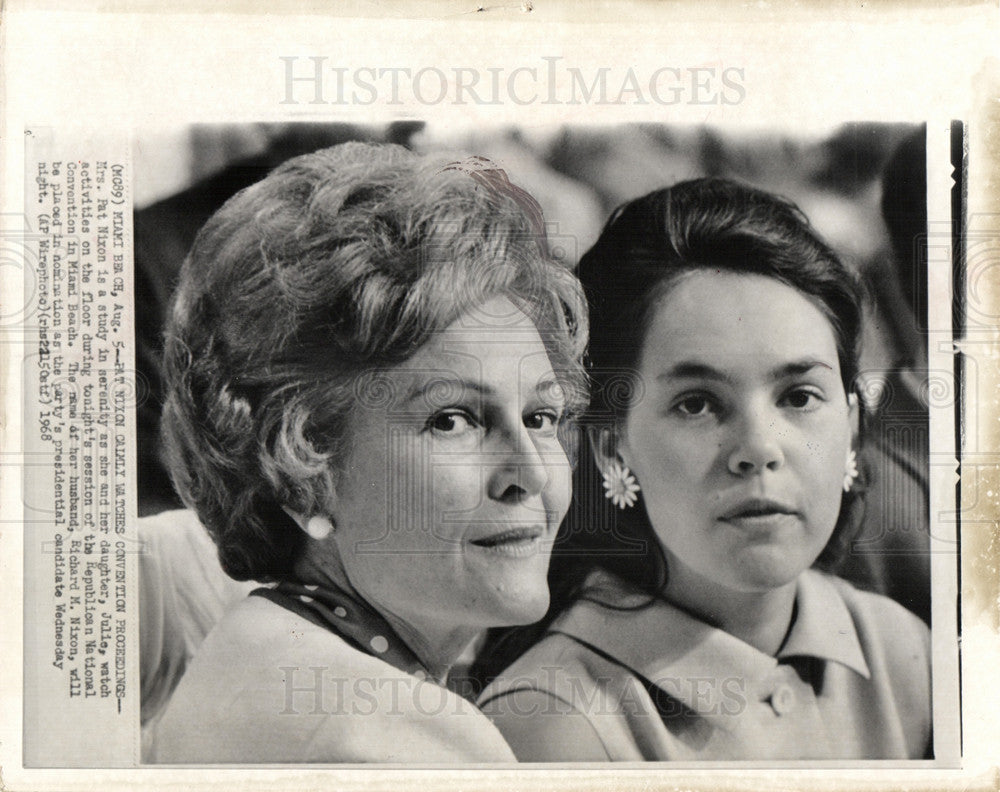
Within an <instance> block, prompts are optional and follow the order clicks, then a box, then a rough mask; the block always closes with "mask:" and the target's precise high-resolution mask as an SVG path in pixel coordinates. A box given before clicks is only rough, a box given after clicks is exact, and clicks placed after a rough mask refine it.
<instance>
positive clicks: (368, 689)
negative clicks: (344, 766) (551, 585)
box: [153, 144, 586, 763]
mask: <svg viewBox="0 0 1000 792" xmlns="http://www.w3.org/2000/svg"><path fill="white" fill-rule="evenodd" d="M578 288H579V287H578V285H577V283H576V281H575V279H574V277H573V275H572V274H571V273H570V272H569V271H568V270H567V269H565V268H564V267H563V266H561V265H559V264H557V263H555V262H554V261H552V260H551V259H550V258H549V257H548V255H547V252H546V246H545V240H544V231H543V226H542V224H541V215H540V212H539V211H538V207H537V205H536V204H535V203H534V201H533V200H532V199H531V198H530V197H529V196H527V195H526V194H525V193H523V192H522V191H520V190H519V189H517V188H516V187H514V186H513V185H511V184H510V183H509V182H508V181H507V180H506V177H505V176H504V174H503V173H502V171H498V170H496V169H495V168H491V167H490V166H489V165H488V164H484V163H483V162H481V161H479V162H468V163H464V164H459V165H444V164H442V163H441V162H434V161H428V160H425V159H422V158H420V157H418V156H416V155H414V154H412V153H410V152H408V151H407V150H405V149H402V148H399V147H395V146H383V147H378V146H370V145H362V144H347V145H343V146H338V147H335V148H333V149H329V150H326V151H321V152H318V153H316V154H312V155H307V156H305V157H300V158H297V159H294V160H291V161H289V162H288V163H286V164H285V165H284V166H282V167H280V168H279V169H277V170H276V171H275V172H274V173H272V174H271V175H270V176H268V177H267V178H266V179H264V180H263V181H262V182H260V183H258V184H256V185H254V186H253V187H251V188H249V189H247V190H245V191H243V192H242V193H240V194H238V195H237V196H236V197H234V198H233V199H232V200H230V201H229V202H228V203H227V204H226V205H225V206H224V207H223V208H222V209H221V210H220V211H219V212H218V213H217V214H216V215H215V216H214V217H213V218H212V219H211V220H210V221H209V222H208V224H207V225H206V226H205V228H204V229H203V230H202V231H201V233H200V234H199V236H198V239H197V241H196V242H195V245H194V248H193V249H192V251H191V253H190V255H189V257H188V260H187V261H186V263H185V265H184V269H183V272H182V275H181V281H180V284H179V287H178V289H177V294H176V297H175V302H174V306H173V314H172V319H171V322H170V325H169V327H168V330H167V351H166V368H167V372H168V380H169V397H168V400H167V403H166V406H165V410H164V436H165V440H166V447H167V449H168V458H169V464H170V468H171V473H172V476H173V479H174V482H175V486H176V487H177V489H178V491H179V492H180V494H181V496H182V497H183V499H184V501H185V503H186V504H188V505H189V506H190V507H191V508H193V509H195V510H196V511H197V514H198V516H199V518H200V519H201V521H202V523H203V524H204V525H205V526H206V527H207V529H208V531H209V533H210V534H211V536H212V538H213V540H214V541H215V544H216V546H217V547H218V552H219V557H220V560H221V562H222V566H223V568H224V569H225V570H226V571H227V572H228V573H229V574H230V575H231V576H232V577H234V578H236V579H239V580H246V579H255V580H258V581H262V582H266V583H270V585H269V586H267V587H264V588H260V589H257V590H255V591H254V592H253V593H252V594H251V595H250V596H249V597H247V598H246V599H245V600H244V601H242V602H241V603H240V604H238V605H237V606H236V607H235V608H233V609H232V610H230V611H229V612H228V613H227V614H226V615H225V616H224V618H223V619H222V621H221V622H220V623H219V624H218V625H217V626H216V628H215V629H214V630H213V631H212V632H211V633H210V634H209V635H208V637H207V638H206V640H205V642H204V643H203V644H202V646H201V647H200V649H199V651H198V653H197V654H196V656H195V658H194V660H193V662H192V664H191V665H190V667H189V668H188V669H187V671H186V673H185V674H184V677H183V678H182V680H181V682H180V684H179V685H178V687H177V689H176V690H175V691H174V693H173V695H172V697H171V700H170V702H169V704H168V705H167V708H166V711H165V713H164V715H163V717H162V719H161V720H160V721H159V723H158V724H157V727H156V733H155V736H154V753H153V757H154V759H155V761H160V762H172V763H189V762H255V763H257V762H360V761H383V762H387V761H409V762H442V761H510V760H512V759H513V756H512V755H511V753H510V750H509V749H508V747H507V745H506V744H505V742H504V740H503V739H502V738H501V737H500V735H499V733H498V732H497V731H496V730H495V729H494V727H493V726H492V725H491V724H490V723H489V722H488V721H487V720H486V718H485V717H483V716H482V715H481V714H480V713H479V711H478V710H477V709H476V708H475V707H473V706H472V705H471V704H469V703H468V702H466V701H464V700H463V699H461V698H459V697H458V696H456V695H454V694H453V693H451V692H449V691H448V690H447V689H446V688H445V687H444V686H443V682H444V680H445V678H446V675H447V673H448V670H449V667H450V666H451V665H452V663H454V661H455V660H456V658H457V657H458V656H459V655H460V654H461V652H462V650H463V649H464V648H465V647H466V646H467V645H468V644H469V643H470V641H471V640H472V639H473V638H474V637H475V636H476V634H477V633H479V632H480V631H481V630H483V629H484V628H486V627H490V626H500V625H515V624H523V623H528V622H531V621H534V620H537V619H538V618H540V617H541V616H542V615H543V614H544V613H545V610H546V608H547V606H548V601H549V595H548V587H547V584H546V579H545V578H546V571H547V567H548V558H549V549H550V547H551V543H552V541H553V538H554V535H555V532H556V529H557V527H558V525H559V523H560V521H561V520H562V517H563V515H564V513H565V511H566V508H567V505H568V501H569V494H570V471H569V464H568V461H567V456H566V453H565V451H564V449H563V443H562V439H563V438H562V432H561V431H560V427H561V424H562V422H563V420H564V418H565V416H566V414H567V413H568V412H569V411H571V410H572V409H573V408H574V407H575V406H576V405H577V403H578V402H579V399H580V394H581V393H582V388H581V379H580V378H581V370H580V368H579V356H580V354H581V351H582V346H583V344H584V343H585V335H586V333H585V321H586V319H585V312H584V311H583V310H582V303H581V297H580V294H579V291H578Z"/></svg>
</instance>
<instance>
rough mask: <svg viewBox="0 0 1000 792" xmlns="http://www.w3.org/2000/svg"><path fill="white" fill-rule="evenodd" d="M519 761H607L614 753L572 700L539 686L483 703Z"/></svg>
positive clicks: (484, 710) (506, 694) (499, 696)
mask: <svg viewBox="0 0 1000 792" xmlns="http://www.w3.org/2000/svg"><path fill="white" fill-rule="evenodd" d="M483 712H484V713H485V714H486V716H487V717H488V718H489V719H490V720H491V721H493V723H494V725H495V726H496V727H497V729H499V730H500V733H501V734H502V735H503V737H504V739H505V740H506V741H507V744H508V745H510V748H511V750H512V751H513V752H514V755H515V756H516V757H517V759H518V761H519V762H606V761H608V760H609V759H610V758H611V756H610V754H609V753H608V750H607V748H606V747H605V745H604V742H603V741H602V740H601V738H600V735H599V734H598V733H597V730H596V729H595V728H594V726H593V724H592V723H591V722H590V719H589V718H588V717H587V716H586V715H584V713H582V712H581V711H580V710H578V709H576V708H575V707H574V706H573V705H572V704H571V703H570V702H567V701H565V700H564V699H561V698H559V697H558V696H555V695H553V694H552V693H549V692H548V691H544V690H538V689H536V688H518V689H515V690H511V691H510V692H508V693H501V694H498V695H496V696H494V697H493V698H491V699H489V700H487V701H486V703H484V704H483Z"/></svg>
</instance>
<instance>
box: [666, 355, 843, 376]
mask: <svg viewBox="0 0 1000 792" xmlns="http://www.w3.org/2000/svg"><path fill="white" fill-rule="evenodd" d="M815 368H822V369H828V370H830V371H832V370H833V366H831V365H830V364H829V363H827V362H826V361H825V360H822V359H821V358H814V357H808V358H802V359H801V360H793V361H790V362H788V363H782V364H781V365H780V366H777V367H775V368H773V369H771V370H770V371H769V372H768V377H769V378H770V379H772V380H781V379H787V378H788V377H795V376H801V375H802V374H806V373H808V372H810V371H812V370H813V369H815ZM657 379H658V380H668V379H702V380H705V379H707V380H716V381H718V382H731V381H732V379H733V378H732V377H731V376H730V375H729V374H728V373H726V372H725V371H720V370H719V369H717V368H715V367H713V366H710V365H708V364H707V363H701V362H699V361H694V360H684V361H681V362H680V363H676V364H674V365H673V366H671V367H670V368H669V369H667V370H666V371H664V372H663V373H662V374H660V375H659V376H657Z"/></svg>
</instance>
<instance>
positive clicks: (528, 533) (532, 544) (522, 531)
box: [469, 525, 545, 557]
mask: <svg viewBox="0 0 1000 792" xmlns="http://www.w3.org/2000/svg"><path fill="white" fill-rule="evenodd" d="M544 535H545V528H544V527H542V526H540V525H530V526H524V527H519V528H507V529H504V530H502V531H498V532H497V533H494V534H490V535H489V536H484V537H483V538H481V539H473V540H470V542H469V544H472V545H475V546H476V547H479V548H482V549H483V550H485V551H486V552H488V553H496V554H498V555H507V556H514V557H521V556H527V555H532V554H534V553H535V552H537V550H538V545H539V540H540V539H541V538H542V537H543V536H544Z"/></svg>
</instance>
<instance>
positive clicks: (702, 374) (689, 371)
mask: <svg viewBox="0 0 1000 792" xmlns="http://www.w3.org/2000/svg"><path fill="white" fill-rule="evenodd" d="M656 378H657V379H658V380H668V379H709V380H718V381H720V382H729V381H730V380H731V379H732V377H730V376H729V375H728V374H726V373H725V372H723V371H719V370H718V369H716V368H713V367H712V366H709V365H708V364H707V363H698V362H697V361H692V360H685V361H681V362H680V363H675V364H674V365H673V366H671V367H670V368H669V369H667V370H666V371H664V372H663V373H662V374H659V375H657V377H656Z"/></svg>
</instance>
